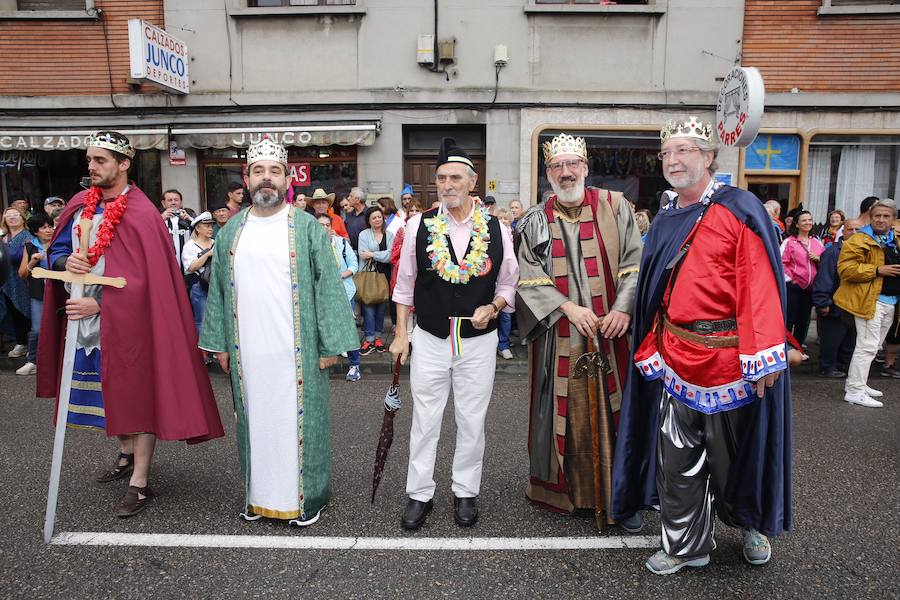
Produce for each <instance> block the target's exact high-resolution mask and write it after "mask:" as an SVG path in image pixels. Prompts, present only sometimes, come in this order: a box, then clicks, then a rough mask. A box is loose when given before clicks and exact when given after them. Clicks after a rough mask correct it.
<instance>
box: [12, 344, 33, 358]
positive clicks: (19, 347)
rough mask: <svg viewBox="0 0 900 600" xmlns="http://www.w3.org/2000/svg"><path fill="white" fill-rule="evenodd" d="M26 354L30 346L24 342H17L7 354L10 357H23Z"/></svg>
mask: <svg viewBox="0 0 900 600" xmlns="http://www.w3.org/2000/svg"><path fill="white" fill-rule="evenodd" d="M26 354H28V346H25V345H24V344H16V346H15V347H14V348H13V349H12V350H10V351H9V354H7V356H8V357H10V358H22V357H23V356H25V355H26Z"/></svg>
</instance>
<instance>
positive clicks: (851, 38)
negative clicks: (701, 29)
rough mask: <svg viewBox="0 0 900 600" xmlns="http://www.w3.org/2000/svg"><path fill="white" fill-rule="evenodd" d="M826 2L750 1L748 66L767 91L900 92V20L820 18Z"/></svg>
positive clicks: (747, 14) (746, 40)
mask: <svg viewBox="0 0 900 600" xmlns="http://www.w3.org/2000/svg"><path fill="white" fill-rule="evenodd" d="M821 6H822V2H821V0H791V1H790V2H783V1H775V0H746V6H745V11H744V59H743V62H744V64H745V65H751V66H754V67H757V68H759V70H760V72H761V73H762V75H763V78H764V79H765V82H766V90H767V91H771V92H786V91H790V90H792V89H793V88H797V89H798V90H799V91H801V92H823V91H825V92H865V91H873V92H900V75H898V72H900V15H896V16H879V15H874V14H870V15H855V16H845V15H828V16H824V15H823V16H819V15H818V14H817V10H818V9H819V8H820V7H821Z"/></svg>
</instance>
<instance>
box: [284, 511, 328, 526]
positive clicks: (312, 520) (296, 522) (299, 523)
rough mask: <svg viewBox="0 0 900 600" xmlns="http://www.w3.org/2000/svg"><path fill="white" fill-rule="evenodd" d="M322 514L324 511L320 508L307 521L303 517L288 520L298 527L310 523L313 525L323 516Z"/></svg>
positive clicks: (290, 523)
mask: <svg viewBox="0 0 900 600" xmlns="http://www.w3.org/2000/svg"><path fill="white" fill-rule="evenodd" d="M321 516H322V511H321V510H320V511H319V512H317V513H316V514H314V515H313V516H312V517H310V518H309V519H306V520H305V521H304V520H302V519H291V520H290V521H288V524H289V525H296V526H297V527H309V526H310V525H312V524H313V523H315V522H316V521H318V520H319V517H321Z"/></svg>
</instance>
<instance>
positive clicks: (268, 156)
mask: <svg viewBox="0 0 900 600" xmlns="http://www.w3.org/2000/svg"><path fill="white" fill-rule="evenodd" d="M260 160H274V161H275V162H280V163H281V164H283V165H284V166H285V167H286V166H287V164H288V152H287V149H286V148H285V147H284V146H282V145H281V144H279V143H278V142H275V141H273V140H272V138H270V137H269V134H268V133H267V134H265V135H264V136H263V138H262V139H261V140H260V141H258V142H257V143H255V144H250V147H249V148H247V166H248V167H249V166H250V165H252V164H253V163H255V162H258V161H260Z"/></svg>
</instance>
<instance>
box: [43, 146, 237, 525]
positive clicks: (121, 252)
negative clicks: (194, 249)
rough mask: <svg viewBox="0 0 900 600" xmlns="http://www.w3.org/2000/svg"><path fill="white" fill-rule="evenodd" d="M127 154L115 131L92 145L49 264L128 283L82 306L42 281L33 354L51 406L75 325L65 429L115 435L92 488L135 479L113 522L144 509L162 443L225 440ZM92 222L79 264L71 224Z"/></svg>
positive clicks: (158, 226)
mask: <svg viewBox="0 0 900 600" xmlns="http://www.w3.org/2000/svg"><path fill="white" fill-rule="evenodd" d="M133 156H134V148H132V146H131V143H130V142H129V140H128V138H126V137H125V136H123V135H122V134H120V133H117V132H112V131H105V132H100V133H97V134H95V135H94V136H91V137H90V138H89V140H88V143H87V160H88V172H89V174H90V176H91V185H92V186H93V187H92V188H91V189H89V190H86V191H84V192H79V193H78V194H76V195H75V196H74V197H73V198H72V199H71V200H70V201H69V203H68V204H67V206H66V208H65V210H64V211H63V213H62V215H61V216H60V219H59V224H58V226H57V228H56V234H55V235H54V238H53V240H52V241H51V243H50V256H49V263H50V266H51V268H52V269H53V270H60V271H61V270H68V271H70V272H72V273H87V272H91V273H94V274H98V275H106V276H111V277H117V276H121V277H124V278H125V279H126V281H127V284H126V285H125V287H123V288H121V289H116V288H114V287H105V288H104V289H103V290H102V292H101V291H100V289H99V288H100V286H85V293H84V297H83V298H79V299H70V298H69V297H68V293H67V290H66V289H65V287H64V285H63V284H62V283H61V282H57V281H52V280H48V283H47V284H46V291H45V293H44V306H46V307H47V310H46V311H45V312H44V314H43V319H42V322H41V333H42V335H41V340H40V346H39V349H38V376H37V395H38V396H39V397H55V396H57V394H58V391H59V384H60V377H61V370H62V368H61V367H62V358H63V349H64V347H65V331H66V318H69V319H77V320H79V332H78V336H77V337H78V339H77V343H76V349H77V350H76V355H75V368H74V372H73V376H72V393H71V396H70V409H69V414H68V415H67V424H68V425H70V426H75V427H87V428H91V429H104V430H105V431H106V434H107V435H108V436H118V438H119V441H120V444H121V453H120V454H119V457H118V460H117V461H116V463H115V465H114V466H113V468H112V469H110V470H109V471H107V472H106V473H104V474H103V475H101V476H100V477H98V478H97V481H100V482H108V481H114V480H117V479H122V478H124V477H126V476H128V475H131V479H130V482H129V487H128V491H127V492H126V494H125V496H124V497H123V499H122V502H121V503H120V505H119V507H118V510H117V513H116V514H117V516H119V517H130V516H132V515H135V514H137V513H139V512H141V511H142V510H143V509H144V508H145V507H146V504H147V502H148V500H149V499H150V498H151V497H152V493H151V491H150V488H149V486H148V484H147V478H148V476H149V471H150V461H151V459H152V456H153V450H154V448H155V445H156V439H157V438H159V439H162V440H187V441H188V442H189V443H196V442H202V441H205V440H209V439H213V438H217V437H221V436H222V435H224V432H223V430H222V423H221V421H220V420H219V413H218V409H217V407H216V402H215V397H214V396H213V392H212V388H211V386H210V382H209V376H208V375H207V373H206V369H205V368H204V365H203V358H202V356H201V354H200V352H199V350H198V349H197V334H196V331H195V327H194V324H193V317H192V316H191V310H190V307H189V306H188V300H187V295H186V294H185V290H184V280H183V277H182V274H181V270H180V269H179V268H178V265H177V264H176V263H175V257H174V255H173V254H172V248H171V245H172V244H171V238H170V237H169V235H168V232H167V231H166V228H165V226H164V225H163V223H162V221H160V219H159V211H157V210H156V207H155V206H154V205H153V203H152V202H151V201H150V200H149V199H148V198H147V196H145V195H144V193H143V192H142V191H141V190H139V189H138V188H137V187H136V186H135V185H134V184H133V183H131V182H129V181H128V168H129V167H130V166H131V158H132V157H133ZM92 213H93V214H92ZM89 216H92V217H93V221H94V226H93V227H92V232H91V246H90V251H89V253H88V256H87V257H85V256H83V255H82V254H81V253H80V252H77V251H74V252H73V248H74V244H73V239H74V240H76V241H75V244H77V238H78V235H77V229H78V226H77V223H78V220H79V219H80V218H88V217H89ZM107 216H109V219H108V221H107V222H106V224H105V225H104V220H105V219H106V217H107ZM119 219H120V220H119ZM117 220H118V223H116V221H117ZM63 309H64V310H63ZM101 349H102V351H101Z"/></svg>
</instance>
